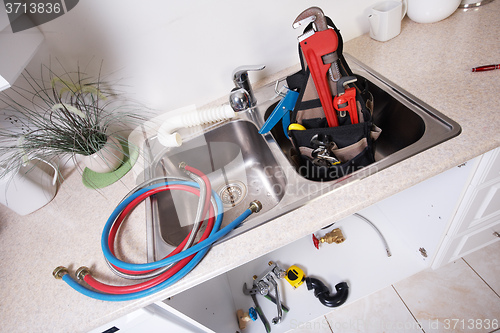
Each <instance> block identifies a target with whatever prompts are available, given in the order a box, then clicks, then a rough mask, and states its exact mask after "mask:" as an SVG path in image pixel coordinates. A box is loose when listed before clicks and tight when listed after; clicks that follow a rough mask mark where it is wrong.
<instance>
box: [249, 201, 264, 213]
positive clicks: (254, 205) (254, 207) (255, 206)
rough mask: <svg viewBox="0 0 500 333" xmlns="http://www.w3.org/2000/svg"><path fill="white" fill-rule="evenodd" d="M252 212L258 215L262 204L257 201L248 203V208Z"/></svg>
mask: <svg viewBox="0 0 500 333" xmlns="http://www.w3.org/2000/svg"><path fill="white" fill-rule="evenodd" d="M248 209H250V210H251V211H252V213H258V212H260V210H261V209H262V204H261V203H260V201H259V200H254V201H252V202H250V206H249V207H248Z"/></svg>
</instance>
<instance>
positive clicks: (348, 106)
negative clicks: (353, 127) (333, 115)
mask: <svg viewBox="0 0 500 333" xmlns="http://www.w3.org/2000/svg"><path fill="white" fill-rule="evenodd" d="M357 80H358V79H357V78H356V77H354V76H344V77H342V78H341V79H340V80H338V82H337V96H335V98H334V99H333V107H334V108H335V110H337V111H339V112H340V115H341V116H343V115H342V114H345V112H349V116H350V117H351V124H357V123H359V119H358V107H357V105H356V88H354V87H351V88H348V87H347V85H348V84H349V83H354V82H356V81H357Z"/></svg>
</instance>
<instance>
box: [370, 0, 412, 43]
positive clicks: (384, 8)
mask: <svg viewBox="0 0 500 333" xmlns="http://www.w3.org/2000/svg"><path fill="white" fill-rule="evenodd" d="M405 14H406V3H405V2H401V1H384V2H380V3H378V4H376V5H375V6H374V7H372V9H371V13H370V15H369V16H368V21H369V22H370V37H371V38H373V39H375V40H378V41H380V42H385V41H388V40H389V39H392V38H394V37H396V36H397V35H399V33H400V32H401V20H402V19H403V17H404V16H405Z"/></svg>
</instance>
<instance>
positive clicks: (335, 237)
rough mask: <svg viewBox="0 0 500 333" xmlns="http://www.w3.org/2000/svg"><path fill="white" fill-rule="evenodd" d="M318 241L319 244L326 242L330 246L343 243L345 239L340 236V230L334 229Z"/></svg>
mask: <svg viewBox="0 0 500 333" xmlns="http://www.w3.org/2000/svg"><path fill="white" fill-rule="evenodd" d="M319 241H320V243H324V242H327V243H328V244H332V243H336V244H340V243H342V242H343V241H345V237H344V235H343V234H342V230H340V229H339V228H336V229H333V230H332V231H330V232H329V233H327V234H326V235H324V236H323V237H321V238H320V239H319Z"/></svg>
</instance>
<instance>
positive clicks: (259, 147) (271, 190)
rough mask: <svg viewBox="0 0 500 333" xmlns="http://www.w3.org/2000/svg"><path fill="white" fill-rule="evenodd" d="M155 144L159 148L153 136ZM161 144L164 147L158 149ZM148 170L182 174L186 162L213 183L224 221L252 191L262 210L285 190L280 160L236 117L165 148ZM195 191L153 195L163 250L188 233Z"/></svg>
mask: <svg viewBox="0 0 500 333" xmlns="http://www.w3.org/2000/svg"><path fill="white" fill-rule="evenodd" d="M149 145H150V146H151V147H153V149H155V148H156V149H162V147H161V146H160V144H159V143H158V142H156V139H153V138H152V139H151V140H149ZM162 150H163V149H162ZM158 157H159V158H156V161H155V162H154V163H153V165H152V167H151V168H150V170H149V174H150V178H154V177H166V176H179V177H186V174H185V173H184V172H183V171H181V170H180V169H179V164H180V163H181V162H185V163H187V164H188V165H190V166H192V167H194V168H197V169H199V170H200V171H202V172H203V173H204V174H206V175H207V176H208V178H209V179H210V183H211V186H212V189H213V190H214V191H215V192H216V193H217V194H218V195H219V196H220V198H221V200H222V203H223V206H224V218H223V220H222V227H224V226H226V225H227V224H228V223H230V222H231V221H233V220H234V219H235V218H236V217H238V216H239V215H240V214H241V213H242V212H243V211H244V210H245V209H246V208H248V206H249V204H250V202H251V201H253V200H254V199H255V198H256V197H258V198H259V200H260V201H261V203H262V211H261V212H262V213H265V212H267V211H270V210H272V208H273V207H274V206H276V205H277V204H278V203H279V202H280V201H281V199H282V198H283V195H284V193H285V191H284V189H285V187H286V177H285V176H284V174H283V173H280V172H277V171H278V169H279V164H278V162H277V161H276V159H275V158H274V155H273V154H272V153H271V150H270V148H269V146H268V145H267V143H266V140H265V139H264V137H263V136H262V135H260V134H259V133H258V129H257V127H256V126H255V124H254V123H252V122H250V121H248V120H243V119H237V120H234V121H231V122H228V123H226V124H224V125H222V126H220V127H217V128H215V129H213V130H209V131H207V132H206V133H205V134H203V135H198V136H195V137H194V138H193V139H191V140H188V141H187V142H185V143H184V144H183V145H182V146H181V147H178V148H172V149H168V150H166V151H165V150H164V153H161V154H160V155H159V156H158ZM197 203H198V197H197V196H195V195H193V194H191V193H188V192H184V191H165V192H161V193H159V194H157V195H155V196H154V198H153V199H152V200H151V202H150V205H153V206H155V232H156V234H157V237H158V240H157V241H160V242H162V243H164V244H163V245H164V246H162V247H163V248H164V249H165V250H168V249H170V247H176V246H178V245H179V244H180V243H181V242H182V240H183V239H184V238H185V237H186V236H187V235H188V234H189V232H190V230H191V226H192V223H193V221H194V218H195V215H196V209H193V207H196V206H197Z"/></svg>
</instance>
